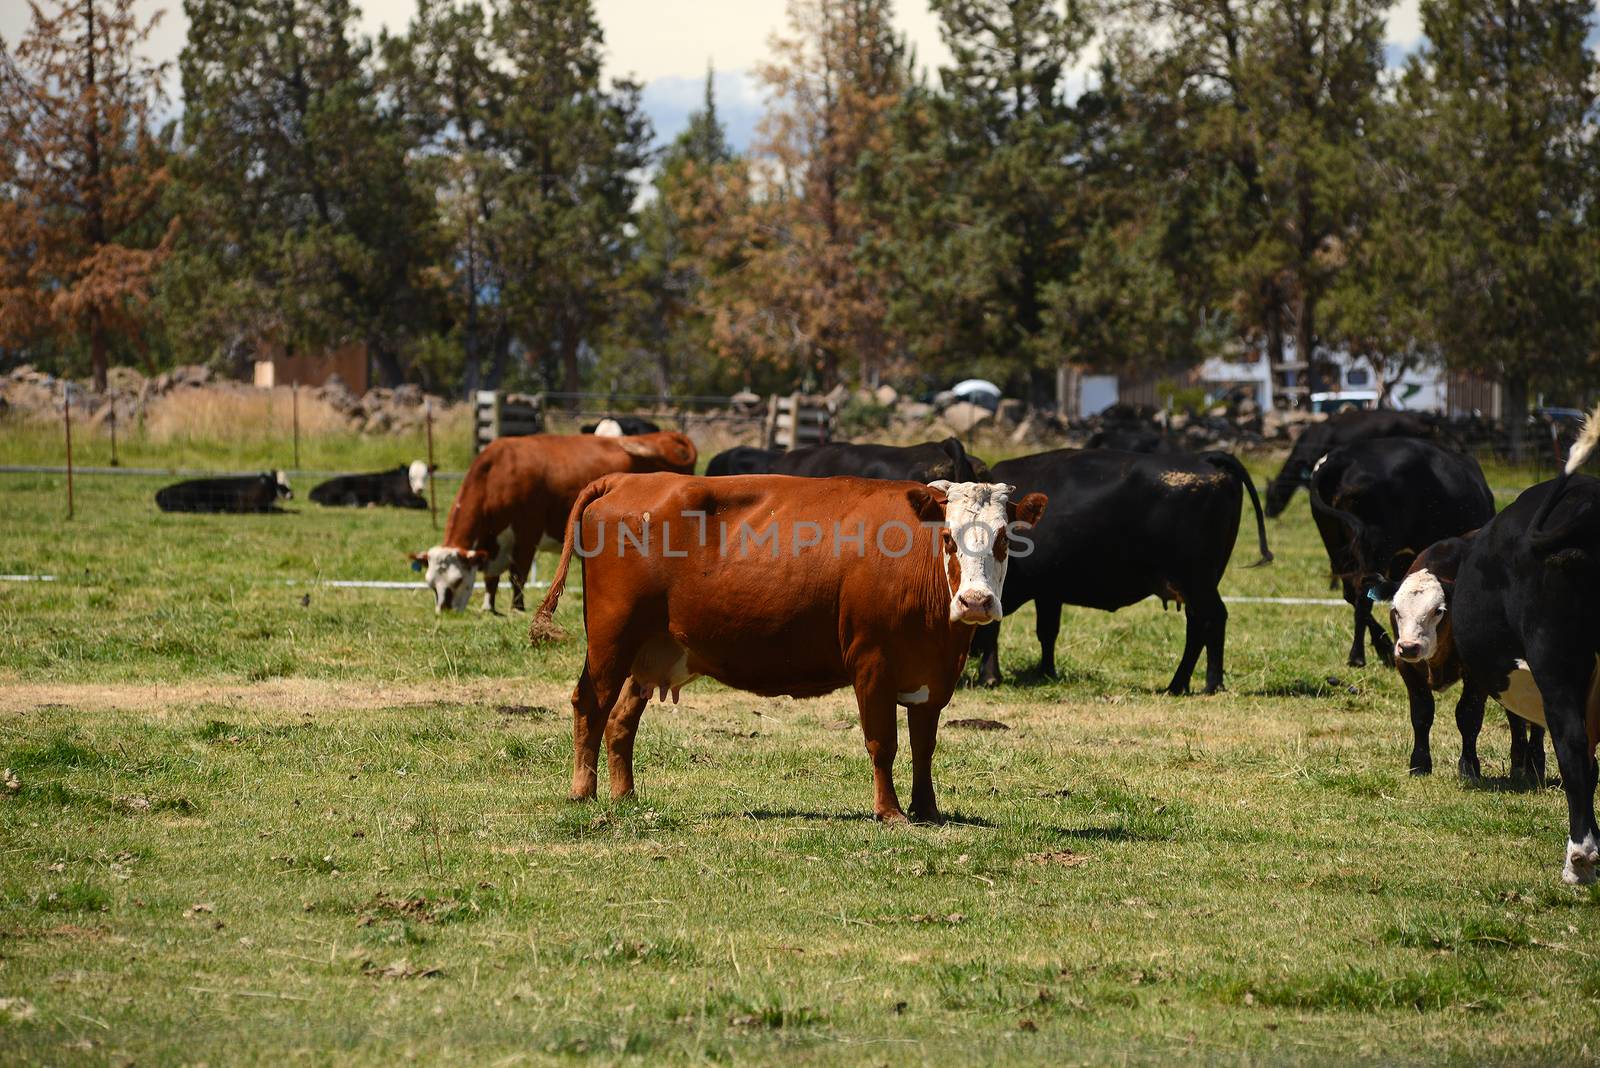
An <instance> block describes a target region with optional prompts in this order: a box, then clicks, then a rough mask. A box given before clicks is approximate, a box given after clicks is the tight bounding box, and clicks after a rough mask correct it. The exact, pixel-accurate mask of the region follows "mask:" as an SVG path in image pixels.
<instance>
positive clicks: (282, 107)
mask: <svg viewBox="0 0 1600 1068" xmlns="http://www.w3.org/2000/svg"><path fill="white" fill-rule="evenodd" d="M185 11H186V13H187V14H188V16H189V40H188V45H187V46H186V47H185V49H184V51H183V55H182V59H181V60H180V69H181V71H182V74H183V91H184V106H185V110H184V135H185V140H186V141H187V145H188V151H187V153H186V154H185V155H184V156H183V158H182V159H181V161H180V164H179V167H178V179H179V181H178V188H177V194H178V198H179V203H180V204H181V205H182V207H183V211H184V213H185V216H186V217H187V219H188V221H189V225H188V226H187V227H186V229H185V232H184V237H183V239H182V240H181V241H180V242H179V247H178V250H177V253H176V254H175V256H174V257H173V262H172V264H171V265H170V269H169V271H168V272H167V279H166V287H165V288H166V294H165V298H166V299H165V305H166V309H167V314H168V317H169V320H170V322H171V323H172V324H173V325H174V327H175V329H176V330H177V331H178V333H179V335H180V337H181V338H182V341H183V343H184V344H185V345H186V346H187V347H188V349H189V350H190V351H191V352H192V353H194V354H195V355H200V356H209V355H211V354H212V353H213V352H215V351H217V350H218V349H219V348H220V349H223V350H225V351H231V352H233V353H234V354H235V355H242V354H243V353H244V352H247V351H249V350H250V349H251V348H252V347H253V345H254V344H255V343H257V342H259V341H261V340H264V339H276V340H279V341H281V342H283V343H285V344H287V345H327V344H336V343H340V342H344V341H349V340H359V341H363V342H365V343H366V345H367V349H368V352H369V354H370V357H371V358H372V360H373V362H374V363H375V365H376V367H377V369H378V371H379V374H380V375H381V377H382V378H383V379H384V380H385V381H388V382H390V383H395V382H398V381H399V380H400V379H401V377H402V374H403V368H402V365H401V354H402V351H403V350H404V348H405V346H406V345H407V343H408V342H409V341H410V340H411V339H412V338H413V337H415V336H416V335H417V334H418V333H420V332H421V331H423V330H424V329H426V327H427V325H428V318H429V314H430V310H431V307H432V299H431V298H432V296H433V293H432V286H431V283H430V279H429V277H428V275H427V273H426V272H425V268H426V267H427V265H428V264H429V263H431V262H432V261H433V248H432V246H433V243H434V240H435V237H434V232H433V204H432V197H431V191H429V190H426V189H424V188H421V187H420V186H419V184H418V183H416V182H414V181H413V180H412V176H411V174H410V173H409V172H408V168H407V153H408V150H409V148H410V145H411V141H410V135H409V132H408V130H407V128H406V126H405V125H404V124H403V123H402V122H401V121H399V119H398V117H397V116H395V115H393V114H391V113H389V112H388V111H387V110H385V108H384V107H383V106H381V105H382V103H383V102H382V101H380V100H379V99H378V96H377V94H376V93H375V91H374V88H375V78H374V73H373V70H372V64H371V62H370V55H371V46H370V44H369V42H367V41H366V40H365V39H361V38H357V37H356V36H355V35H354V32H353V28H352V26H353V21H354V18H355V10H354V8H353V7H352V5H351V4H350V3H349V0H186V2H185Z"/></svg>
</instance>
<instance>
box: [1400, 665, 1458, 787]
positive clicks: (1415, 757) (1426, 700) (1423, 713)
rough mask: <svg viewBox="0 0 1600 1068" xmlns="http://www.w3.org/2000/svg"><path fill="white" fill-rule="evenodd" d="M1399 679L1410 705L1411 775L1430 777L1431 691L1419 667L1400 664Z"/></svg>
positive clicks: (1431, 759)
mask: <svg viewBox="0 0 1600 1068" xmlns="http://www.w3.org/2000/svg"><path fill="white" fill-rule="evenodd" d="M1400 678H1401V680H1402V681H1403V682H1404V683H1405V684H1406V697H1407V699H1408V701H1409V703H1410V705H1411V774H1413V775H1432V774H1433V749H1432V746H1431V744H1430V742H1429V735H1430V734H1431V733H1432V732H1433V690H1432V689H1430V688H1429V687H1428V683H1427V680H1426V678H1424V677H1423V669H1422V668H1420V667H1414V666H1412V665H1410V664H1402V665H1401V666H1400ZM1463 699H1464V698H1463ZM1463 745H1465V743H1464V742H1463ZM1464 751H1465V750H1464V749H1463V752H1464Z"/></svg>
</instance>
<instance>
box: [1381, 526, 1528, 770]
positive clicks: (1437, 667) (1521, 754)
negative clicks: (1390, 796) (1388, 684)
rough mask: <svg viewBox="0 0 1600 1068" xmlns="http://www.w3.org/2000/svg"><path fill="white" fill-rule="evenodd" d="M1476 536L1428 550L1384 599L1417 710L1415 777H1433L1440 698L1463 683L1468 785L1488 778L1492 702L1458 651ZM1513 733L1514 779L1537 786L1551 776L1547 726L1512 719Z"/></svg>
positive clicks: (1460, 719) (1460, 766) (1460, 716)
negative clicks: (1481, 746) (1486, 743)
mask: <svg viewBox="0 0 1600 1068" xmlns="http://www.w3.org/2000/svg"><path fill="white" fill-rule="evenodd" d="M1477 536H1478V532H1477V531H1475V530H1474V531H1469V532H1468V533H1466V534H1463V535H1462V536H1461V537H1459V538H1446V539H1445V540H1443V541H1439V542H1435V543H1433V544H1432V545H1430V546H1428V547H1427V548H1426V549H1424V550H1422V553H1421V555H1419V556H1418V557H1417V558H1416V560H1414V561H1412V564H1411V567H1410V568H1409V569H1408V570H1407V571H1406V576H1405V578H1404V579H1403V580H1402V581H1401V582H1400V585H1399V586H1398V587H1396V586H1394V584H1393V583H1388V582H1385V583H1383V584H1381V586H1380V589H1379V598H1380V599H1381V600H1386V601H1390V602H1392V603H1391V606H1390V609H1389V620H1390V625H1391V626H1393V627H1394V655H1395V667H1397V668H1398V669H1399V671H1400V679H1401V681H1402V682H1404V683H1405V684H1406V696H1407V699H1408V703H1409V704H1410V707H1411V774H1413V775H1427V774H1429V773H1431V772H1432V771H1433V752H1432V750H1431V748H1430V746H1429V739H1428V735H1429V734H1430V733H1431V731H1432V730H1433V711H1434V703H1433V695H1434V694H1435V693H1443V692H1444V691H1445V690H1448V689H1449V688H1450V687H1451V686H1454V685H1455V684H1456V683H1457V682H1460V683H1461V698H1460V700H1458V701H1457V702H1456V729H1457V730H1459V731H1460V732H1461V759H1460V761H1459V762H1458V763H1457V765H1456V768H1457V770H1458V771H1459V772H1460V774H1461V777H1462V778H1464V779H1476V778H1478V777H1479V776H1480V775H1481V774H1482V768H1481V766H1480V764H1479V763H1478V734H1479V732H1480V731H1481V730H1482V729H1483V706H1484V702H1485V701H1486V700H1487V698H1488V693H1487V692H1485V691H1484V690H1483V689H1482V688H1481V687H1480V686H1479V685H1477V683H1475V682H1473V681H1470V680H1464V679H1463V674H1464V672H1463V668H1462V663H1461V654H1460V652H1459V650H1458V649H1457V648H1456V642H1455V626H1454V624H1453V622H1452V620H1451V607H1452V601H1453V595H1454V591H1455V585H1456V578H1457V576H1458V575H1459V574H1460V572H1461V562H1462V561H1463V560H1465V559H1466V556H1467V552H1468V550H1469V549H1470V548H1471V546H1472V543H1473V541H1474V540H1475V539H1476V538H1477ZM1506 720H1507V721H1508V723H1509V725H1510V727H1511V773H1512V775H1513V776H1522V777H1524V778H1526V779H1528V780H1529V781H1531V782H1539V781H1540V780H1542V779H1543V778H1544V728H1543V727H1542V726H1538V725H1535V724H1530V723H1529V722H1528V721H1527V720H1525V719H1523V718H1522V717H1521V716H1518V715H1514V714H1513V713H1511V712H1509V711H1508V712H1507V713H1506Z"/></svg>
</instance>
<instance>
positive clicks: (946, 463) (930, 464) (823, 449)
mask: <svg viewBox="0 0 1600 1068" xmlns="http://www.w3.org/2000/svg"><path fill="white" fill-rule="evenodd" d="M768 473H770V474H774V475H799V476H801V477H803V478H832V477H834V476H836V475H854V476H855V477H857V478H887V479H901V480H905V481H908V482H933V481H935V480H938V479H945V480H947V481H950V482H988V481H991V480H990V478H989V468H988V465H986V464H985V463H984V462H983V461H982V460H980V459H978V458H977V457H976V456H973V455H972V454H971V453H969V452H967V450H966V449H965V448H964V447H963V446H962V444H961V442H960V440H959V439H957V438H945V439H944V440H943V441H940V442H931V441H929V442H924V443H923V444H921V445H905V446H900V445H851V444H848V443H846V442H833V443H830V444H827V445H807V446H805V447H804V448H799V449H791V450H789V451H788V452H780V453H778V454H777V456H776V457H774V458H773V461H772V468H771V470H770V472H768Z"/></svg>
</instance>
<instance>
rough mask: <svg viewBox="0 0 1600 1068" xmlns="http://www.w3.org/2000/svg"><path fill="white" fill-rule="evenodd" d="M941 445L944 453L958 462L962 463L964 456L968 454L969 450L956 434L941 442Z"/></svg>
mask: <svg viewBox="0 0 1600 1068" xmlns="http://www.w3.org/2000/svg"><path fill="white" fill-rule="evenodd" d="M939 446H940V448H942V449H944V454H945V455H946V456H948V457H950V459H952V460H954V461H955V462H956V463H960V462H961V460H962V458H963V457H964V456H966V455H967V450H966V449H965V448H964V447H963V446H962V444H961V439H960V438H958V437H956V436H954V435H951V436H950V437H948V438H945V439H944V440H943V441H941V442H939Z"/></svg>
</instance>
